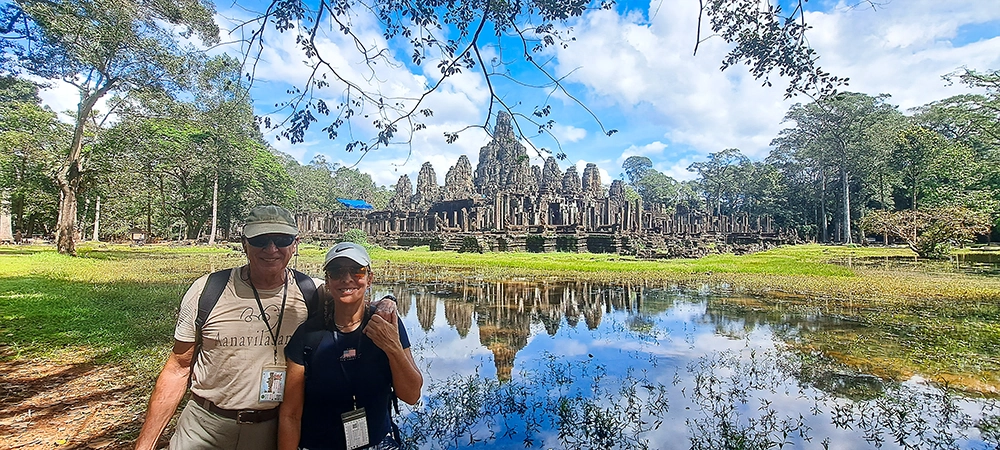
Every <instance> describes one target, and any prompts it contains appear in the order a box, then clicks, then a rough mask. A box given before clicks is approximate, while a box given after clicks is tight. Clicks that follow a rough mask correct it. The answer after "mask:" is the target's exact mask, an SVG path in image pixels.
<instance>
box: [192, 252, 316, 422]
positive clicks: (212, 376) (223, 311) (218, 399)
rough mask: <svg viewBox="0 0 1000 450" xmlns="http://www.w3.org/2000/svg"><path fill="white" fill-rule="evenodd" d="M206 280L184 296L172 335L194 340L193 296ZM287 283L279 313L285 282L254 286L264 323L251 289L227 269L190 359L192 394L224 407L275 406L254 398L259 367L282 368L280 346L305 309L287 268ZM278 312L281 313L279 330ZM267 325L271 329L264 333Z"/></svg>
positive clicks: (303, 317) (195, 312) (195, 303)
mask: <svg viewBox="0 0 1000 450" xmlns="http://www.w3.org/2000/svg"><path fill="white" fill-rule="evenodd" d="M207 282H208V275H205V276H203V277H201V278H199V279H198V280H196V281H195V282H194V283H193V284H192V285H191V287H190V288H189V289H188V291H187V293H186V294H184V299H183V300H181V309H180V313H179V314H178V316H177V327H176V328H175V330H174V339H176V340H178V341H181V342H195V337H196V330H195V324H194V322H195V319H196V318H197V317H198V298H199V297H200V296H201V291H202V290H204V289H205V284H206V283H207ZM313 282H314V283H316V286H317V288H318V289H322V285H321V283H322V281H321V280H317V279H315V278H314V279H313ZM287 287H288V294H287V298H286V299H285V308H284V313H283V314H281V313H280V311H281V299H282V295H283V294H284V291H285V286H279V287H277V288H276V289H259V288H258V289H257V293H258V294H259V295H260V302H261V305H263V307H264V313H265V317H266V318H267V323H266V324H265V322H264V320H262V319H261V316H262V315H261V310H260V307H259V306H258V305H257V300H256V299H255V298H254V295H253V289H252V288H251V287H250V284H249V283H247V282H246V281H244V280H243V279H241V277H240V276H239V268H234V269H232V272H231V273H230V275H229V282H228V283H227V284H226V287H225V289H223V291H222V295H221V296H220V297H219V302H218V303H216V305H215V308H213V309H212V312H211V313H210V314H209V315H208V318H207V319H206V320H205V325H204V326H203V327H202V348H201V351H200V352H198V355H197V358H196V359H195V361H194V370H193V372H192V377H193V379H192V382H191V392H193V393H195V394H198V395H199V396H201V397H203V398H206V399H208V400H210V401H212V403H215V404H216V405H217V406H219V407H220V408H224V409H233V410H244V409H256V410H264V409H271V408H274V407H277V406H278V404H279V403H278V402H258V398H259V394H260V384H261V371H262V369H263V368H264V366H269V365H279V366H282V367H284V365H285V344H287V343H288V339H289V338H291V337H292V333H294V332H295V329H296V328H298V326H299V325H300V324H301V323H302V322H304V321H305V320H306V317H308V313H309V312H308V309H307V308H306V303H305V300H304V299H303V296H302V291H300V290H299V286H298V284H297V283H295V277H293V276H292V274H291V272H289V273H288V283H287ZM279 314H280V315H281V316H282V319H281V329H280V330H278V317H279ZM268 326H270V327H271V330H273V331H268ZM272 336H276V337H277V340H275V339H273V337H272Z"/></svg>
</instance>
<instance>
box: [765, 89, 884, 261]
mask: <svg viewBox="0 0 1000 450" xmlns="http://www.w3.org/2000/svg"><path fill="white" fill-rule="evenodd" d="M888 97H889V96H888V95H886V94H882V95H879V96H875V97H873V96H870V95H867V94H860V93H852V92H847V93H839V94H837V95H835V96H832V97H829V98H826V99H822V100H820V101H816V102H812V103H809V104H806V105H802V104H796V105H793V106H792V107H791V109H789V111H788V113H787V114H786V115H785V121H786V122H795V126H794V127H791V128H785V129H783V130H781V132H780V133H779V135H778V137H777V138H775V140H774V141H772V145H775V146H777V147H779V148H783V151H785V152H787V153H789V154H795V157H796V158H798V159H800V160H803V161H811V164H813V165H815V166H817V167H821V168H833V169H835V170H836V172H837V177H838V178H839V181H840V183H839V184H840V199H841V206H842V207H841V211H840V218H841V230H842V232H843V234H842V241H843V242H844V243H851V242H852V234H853V233H852V230H851V220H852V207H851V192H852V190H853V191H857V190H858V187H857V185H856V184H853V182H855V181H858V180H862V179H864V178H865V177H866V176H867V175H868V173H869V172H870V169H871V168H872V167H874V165H875V164H876V163H880V161H879V160H878V159H877V158H878V157H879V156H880V155H882V153H880V152H877V151H876V149H877V146H878V143H877V142H876V141H875V139H874V137H875V134H873V132H872V131H873V130H876V129H879V127H878V124H880V123H882V122H884V121H886V120H892V119H894V118H895V117H897V116H899V115H900V113H899V111H898V110H896V108H895V107H894V106H892V105H890V104H888V103H887V102H886V100H887V99H888ZM820 182H821V183H822V186H823V187H822V189H823V192H824V194H825V190H826V179H825V177H824V178H823V179H821V180H820ZM852 186H854V188H853V189H852Z"/></svg>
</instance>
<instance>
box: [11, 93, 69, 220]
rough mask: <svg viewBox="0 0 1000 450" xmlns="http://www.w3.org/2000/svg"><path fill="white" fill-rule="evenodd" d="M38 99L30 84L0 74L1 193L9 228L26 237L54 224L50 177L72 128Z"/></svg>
mask: <svg viewBox="0 0 1000 450" xmlns="http://www.w3.org/2000/svg"><path fill="white" fill-rule="evenodd" d="M40 102H41V100H40V99H39V98H38V86H36V85H35V84H33V83H31V82H28V81H25V80H21V79H17V78H12V77H0V186H3V187H2V188H0V196H2V197H5V198H6V199H8V200H10V206H11V211H10V212H11V216H12V218H13V221H12V222H13V227H14V229H17V230H21V231H22V232H23V233H24V234H25V235H26V236H31V235H35V234H40V235H46V234H48V232H49V231H50V230H52V229H54V228H55V222H56V204H57V203H58V201H59V190H58V187H57V185H56V184H55V182H54V176H55V173H56V172H57V171H58V167H59V163H60V160H61V154H62V151H63V148H64V146H65V145H68V143H69V140H70V133H71V131H70V129H69V127H68V126H66V125H65V124H63V123H61V122H59V120H58V118H57V117H56V114H55V112H54V111H52V110H50V109H48V108H47V107H46V108H43V107H42V106H40V105H39V103H40Z"/></svg>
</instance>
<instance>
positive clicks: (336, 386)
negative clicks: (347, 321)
mask: <svg viewBox="0 0 1000 450" xmlns="http://www.w3.org/2000/svg"><path fill="white" fill-rule="evenodd" d="M368 317H369V314H366V316H365V320H364V321H363V322H362V324H361V326H359V327H358V329H357V330H354V331H352V332H350V333H341V332H340V331H331V330H328V329H326V326H325V325H324V323H323V318H322V317H316V318H314V319H311V320H308V321H306V322H305V323H303V324H302V325H300V326H299V328H298V329H297V330H295V333H294V334H293V335H292V338H291V339H290V340H289V341H288V345H286V346H285V357H286V358H288V359H289V360H291V361H294V362H295V363H297V364H301V365H302V366H305V372H306V380H305V397H304V399H303V405H302V432H301V437H300V438H299V447H303V448H308V449H310V450H313V449H344V448H346V440H345V437H344V424H343V422H342V421H341V416H340V415H341V414H343V413H345V412H349V411H353V410H354V409H355V402H354V398H355V397H356V398H357V407H358V408H364V409H365V415H366V416H367V421H368V439H369V444H370V445H374V444H377V443H379V442H381V441H382V439H383V438H384V437H385V436H386V435H387V434H388V433H389V431H390V429H391V423H390V420H391V418H390V414H389V408H390V407H391V402H392V391H391V387H392V372H391V371H390V370H389V357H388V356H387V355H386V354H385V352H383V351H382V349H380V348H378V346H377V345H375V343H374V342H373V341H372V340H371V339H370V338H368V336H365V334H364V333H363V332H362V331H361V330H363V329H364V327H365V326H366V325H367V324H368V320H367V318H368ZM397 323H398V325H399V342H400V344H402V346H403V348H404V349H406V348H410V339H409V337H408V336H407V334H406V329H405V328H404V327H403V321H402V320H399V321H398V322H397Z"/></svg>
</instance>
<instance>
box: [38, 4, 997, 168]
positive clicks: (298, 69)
mask: <svg viewBox="0 0 1000 450" xmlns="http://www.w3.org/2000/svg"><path fill="white" fill-rule="evenodd" d="M697 5H698V2H697V1H696V0H679V1H666V0H656V1H653V2H649V3H645V2H641V1H631V0H630V1H624V2H619V4H618V5H617V7H616V9H615V10H613V11H595V12H590V13H587V14H585V15H584V16H583V17H581V18H579V19H578V20H576V21H575V23H573V31H574V35H575V36H576V41H575V42H572V43H571V44H570V45H569V47H568V48H566V49H561V48H559V49H555V50H553V51H551V52H550V53H548V54H547V55H545V56H546V57H547V58H548V59H546V61H547V64H548V65H549V67H551V68H552V69H553V71H554V72H555V74H556V75H557V76H565V77H566V81H567V82H568V86H569V88H570V92H571V94H572V95H573V96H575V97H577V98H579V99H581V100H582V101H583V102H584V103H585V104H586V105H587V106H588V107H589V108H590V109H591V110H593V112H594V113H595V114H596V115H597V117H598V118H599V119H600V120H601V121H602V122H603V123H604V125H605V127H606V128H609V129H611V128H613V129H617V130H618V131H619V132H618V133H617V134H615V135H613V136H611V137H607V136H604V135H603V134H602V133H601V131H600V129H599V128H598V127H597V123H596V122H595V121H594V119H593V118H591V117H590V116H589V115H588V114H586V112H585V111H584V110H583V109H581V108H580V107H578V106H575V105H573V104H571V103H570V102H568V101H567V100H566V98H565V97H562V96H559V95H555V96H554V97H553V98H552V99H551V101H550V102H551V104H552V106H553V111H554V114H553V118H554V119H555V120H556V121H557V125H556V127H555V129H554V130H553V131H554V134H555V135H556V136H557V137H558V138H559V142H560V143H561V144H562V150H563V151H564V152H565V153H566V154H567V156H568V159H567V160H566V161H562V162H561V163H560V165H561V168H562V169H563V170H565V169H566V168H567V167H568V166H569V165H570V164H577V165H579V166H580V168H581V169H582V166H583V165H584V164H586V163H588V162H593V163H596V164H597V165H598V166H599V167H600V168H601V169H602V172H603V173H602V181H603V182H604V183H605V184H607V183H610V181H611V180H612V179H614V178H617V177H619V175H620V173H621V164H622V162H623V161H624V160H625V158H627V157H628V156H632V155H643V156H647V157H649V158H650V159H651V160H652V161H653V163H654V167H655V168H656V169H657V170H660V171H661V172H664V173H666V174H667V175H670V176H672V177H674V178H675V179H678V180H684V179H691V178H693V174H692V173H691V172H688V171H687V170H686V167H687V166H688V165H689V164H691V163H692V162H695V161H703V160H705V158H706V155H707V154H709V153H712V152H718V151H721V150H723V149H726V148H739V149H740V150H741V151H742V152H743V153H744V154H746V155H748V156H750V157H751V158H753V159H761V158H764V157H765V156H767V154H768V151H769V146H768V144H769V142H770V141H771V139H772V138H773V137H775V136H776V134H777V133H778V131H779V130H780V129H781V128H783V127H784V125H783V124H782V123H781V121H782V117H783V116H784V114H785V112H786V111H787V110H788V108H789V107H790V106H791V105H793V104H794V103H796V102H808V101H809V99H808V98H805V97H801V96H800V97H796V98H792V99H791V100H784V99H783V94H784V86H783V84H782V83H781V82H780V81H779V80H776V81H777V82H776V83H775V86H774V87H771V88H765V87H761V83H760V82H759V81H757V80H754V79H753V78H752V77H751V76H750V75H749V74H748V73H747V72H746V69H745V68H744V67H742V66H741V67H734V68H731V69H729V70H727V71H726V72H721V71H719V66H720V62H721V60H722V57H723V55H724V54H725V53H726V51H728V47H727V46H726V44H725V43H724V42H722V40H721V39H718V38H714V39H708V40H706V41H705V42H703V43H702V44H701V46H700V48H699V52H698V55H697V56H693V55H692V50H693V48H694V44H695V26H696V19H697ZM808 7H809V8H810V11H809V12H808V15H807V21H808V22H809V23H810V25H811V26H812V27H813V29H812V30H810V32H809V34H808V35H807V36H808V39H809V42H810V44H811V45H812V46H813V47H814V48H815V49H816V51H817V52H818V53H819V55H821V59H820V65H821V66H822V67H823V68H824V69H825V70H827V71H829V72H832V73H833V74H835V75H838V76H844V77H849V78H850V85H849V86H848V87H846V88H844V89H845V90H851V91H858V92H865V93H868V94H879V93H887V94H891V95H892V97H891V99H890V102H892V103H893V104H896V105H899V106H900V108H901V109H903V110H904V111H905V110H907V109H909V108H912V107H916V106H919V105H922V104H925V103H927V102H930V101H933V100H938V99H942V98H945V97H947V96H951V95H956V94H960V93H966V92H968V89H967V88H966V87H964V86H961V85H954V86H948V85H947V83H946V82H945V81H944V80H942V78H941V76H942V75H945V74H947V73H949V72H953V71H955V70H957V69H959V68H961V67H968V68H971V69H977V70H988V69H992V70H996V69H1000V6H998V4H997V0H955V1H948V2H942V1H940V0H906V1H903V0H877V3H875V6H872V4H869V3H860V4H859V3H857V0H850V1H849V2H832V1H823V0H813V1H811V2H809V3H808ZM217 8H218V9H219V14H218V21H219V22H220V24H221V26H222V28H223V30H228V29H230V28H231V26H230V25H228V22H229V21H231V20H234V19H239V18H241V17H245V16H246V15H247V14H248V13H247V12H246V11H245V10H243V9H240V8H235V7H233V6H232V3H230V2H228V1H227V2H220V3H219V4H218V6H217ZM651 11H652V12H651ZM353 26H354V30H355V32H356V33H358V34H359V35H361V36H362V37H363V39H365V40H367V41H368V42H381V41H382V38H381V36H380V34H381V33H380V32H379V30H378V29H376V28H375V27H374V24H373V23H371V22H370V21H368V20H366V19H365V18H363V17H357V18H355V20H354V22H353ZM293 39H294V38H293V36H292V35H291V34H285V35H273V36H272V37H270V38H269V39H268V41H267V46H266V48H265V52H264V54H263V56H262V59H261V60H260V61H259V63H258V66H257V72H256V81H255V88H254V91H253V95H254V97H255V99H256V102H255V105H256V109H257V113H258V114H261V115H271V116H272V117H273V118H275V119H279V118H281V117H282V114H283V113H282V112H275V111H274V104H275V102H276V101H278V100H279V99H280V98H281V96H282V95H283V93H284V92H285V90H286V89H287V88H288V87H289V86H290V85H291V84H295V83H297V82H300V81H301V80H303V79H304V77H305V73H306V69H305V67H304V66H303V65H302V64H301V63H300V62H299V61H301V60H302V59H303V58H302V56H301V55H300V54H299V53H298V51H297V50H296V49H295V46H294V40H293ZM226 40H227V38H226V36H223V41H226ZM323 47H324V51H325V52H328V53H326V54H327V56H328V57H329V58H331V59H332V60H333V62H334V63H335V64H338V65H339V66H340V67H344V68H345V69H346V70H347V72H348V73H350V74H352V76H355V77H358V78H357V79H359V80H363V79H364V78H365V73H364V72H363V71H362V70H360V69H359V67H358V66H357V65H356V64H353V63H354V62H356V60H357V56H356V54H355V53H353V44H352V43H348V42H345V41H344V39H343V35H342V34H340V33H338V32H336V29H331V30H330V32H329V33H325V34H324V41H323ZM224 51H230V52H233V53H235V52H237V51H238V50H237V49H235V48H228V49H225V50H224ZM504 51H509V50H507V49H505V50H504ZM485 52H486V53H487V58H488V57H489V55H490V54H491V52H496V48H495V47H491V48H486V49H485ZM392 56H393V58H398V59H394V60H391V61H388V62H390V63H394V64H388V65H386V66H387V67H393V66H395V69H394V70H384V71H380V72H379V73H378V79H379V80H381V82H382V89H383V91H385V92H388V93H391V94H394V95H400V96H407V95H409V96H414V95H416V93H418V92H420V91H421V90H422V87H423V86H425V85H426V84H428V83H431V82H434V81H436V80H437V77H438V75H437V73H436V63H435V62H434V61H428V62H425V63H424V65H422V66H419V67H416V66H413V65H412V64H411V63H409V61H408V60H407V59H408V54H407V53H406V52H399V53H398V54H396V55H392ZM503 59H505V60H506V59H509V57H508V56H505V57H504V58H503ZM512 70H515V71H516V70H519V69H518V68H516V67H514V68H512ZM299 84H301V83H299ZM499 89H501V92H502V95H504V96H505V98H508V99H511V100H513V101H515V102H516V101H520V102H521V105H522V107H523V108H526V109H523V110H524V111H529V110H530V106H532V105H534V104H539V103H540V102H541V101H542V100H541V99H542V98H543V97H542V96H544V92H539V91H529V90H525V89H513V88H510V87H500V88H499ZM484 90H485V84H484V82H483V79H482V76H481V74H480V73H478V72H467V73H464V74H462V75H461V76H458V77H453V78H450V79H449V80H448V81H447V82H446V83H445V84H444V86H443V88H442V90H441V91H439V92H438V93H436V94H434V95H432V96H431V97H430V98H428V100H427V102H428V106H430V107H431V108H433V109H434V111H435V115H434V117H433V119H432V120H429V121H428V122H427V125H428V129H427V130H425V131H422V132H420V133H419V134H417V135H415V136H414V137H413V141H412V144H411V146H392V147H388V148H385V149H381V150H378V151H376V152H372V153H370V154H368V155H367V156H365V158H364V159H363V160H361V161H360V162H358V160H357V155H356V154H349V153H346V152H345V151H344V145H345V143H346V142H341V141H340V140H337V141H330V140H328V139H326V137H325V135H321V134H320V133H315V134H312V135H309V136H308V137H307V140H306V142H304V143H300V144H295V145H291V144H289V143H288V142H287V141H278V140H276V139H275V134H274V133H273V132H271V133H269V134H267V138H268V140H269V141H270V142H272V144H273V145H274V146H275V147H276V148H277V149H279V150H281V151H283V152H285V153H288V154H291V155H292V156H294V157H295V158H296V159H298V160H299V161H300V162H302V163H307V162H309V161H310V160H311V159H312V158H313V157H314V156H315V155H317V154H322V155H325V157H326V159H327V160H328V161H331V162H334V163H338V164H341V165H346V166H353V165H355V164H357V165H356V167H358V168H359V169H360V170H362V171H363V172H366V173H369V174H371V176H372V178H373V179H374V180H375V182H376V183H377V184H379V185H388V186H392V185H394V184H395V183H396V181H397V180H398V178H399V176H400V175H402V174H408V175H409V177H410V180H411V181H412V182H415V180H416V174H417V172H418V171H419V170H420V166H421V165H422V164H423V163H424V162H430V163H431V164H432V165H433V166H434V169H435V172H436V174H437V178H438V184H444V175H445V173H446V172H447V170H448V169H449V167H450V166H452V165H453V164H454V163H455V162H456V161H457V160H458V157H459V156H460V155H462V154H465V155H466V156H468V158H469V160H470V162H471V163H472V164H473V167H475V165H476V163H477V160H478V156H479V149H480V148H481V147H482V146H483V145H485V144H486V143H487V142H488V138H487V136H486V135H485V133H482V132H481V131H479V130H473V131H470V132H466V133H463V134H462V136H461V138H460V139H459V140H458V141H457V142H456V143H454V144H450V145H449V144H446V143H445V141H444V137H443V132H444V131H455V130H458V129H460V128H462V127H464V126H466V125H468V124H470V123H482V121H483V120H484V119H485V116H486V108H487V106H488V105H487V103H486V101H487V97H486V96H485V94H484ZM333 93H334V92H332V91H331V92H330V93H329V94H328V95H330V96H331V99H332V95H333ZM44 99H45V100H46V101H47V102H49V103H50V104H52V105H53V107H54V108H56V110H57V111H62V110H66V109H69V108H71V107H72V105H74V104H75V102H76V99H75V95H74V94H73V93H72V91H71V90H70V91H67V90H66V89H65V88H56V89H53V90H51V91H49V92H47V93H45V94H44ZM317 128H319V127H317ZM355 131H356V132H357V134H356V136H358V137H365V133H366V132H368V131H367V130H365V129H364V127H363V126H360V127H356V128H355ZM533 142H534V143H535V145H536V146H539V147H546V148H553V147H554V145H553V142H552V141H549V140H545V139H535V140H533ZM533 164H538V165H540V164H541V159H537V158H536V159H534V160H533Z"/></svg>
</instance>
